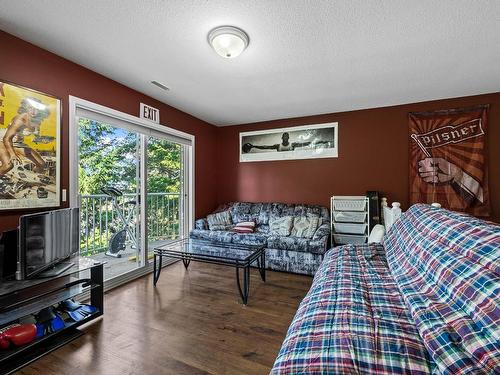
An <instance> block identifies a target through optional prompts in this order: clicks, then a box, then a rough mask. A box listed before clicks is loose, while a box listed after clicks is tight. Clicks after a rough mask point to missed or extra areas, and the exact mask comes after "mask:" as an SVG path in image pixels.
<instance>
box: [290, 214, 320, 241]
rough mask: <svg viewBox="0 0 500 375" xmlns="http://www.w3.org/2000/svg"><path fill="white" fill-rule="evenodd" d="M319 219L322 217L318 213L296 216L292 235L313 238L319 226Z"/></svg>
mask: <svg viewBox="0 0 500 375" xmlns="http://www.w3.org/2000/svg"><path fill="white" fill-rule="evenodd" d="M319 220H320V218H319V216H317V215H307V216H296V217H294V219H293V227H292V232H291V235H292V236H295V237H302V238H312V236H313V235H314V232H316V229H317V228H318V226H319V225H318V223H319Z"/></svg>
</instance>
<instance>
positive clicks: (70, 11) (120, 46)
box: [0, 0, 500, 125]
mask: <svg viewBox="0 0 500 375" xmlns="http://www.w3.org/2000/svg"><path fill="white" fill-rule="evenodd" d="M225 24H229V25H235V26H238V27H241V28H242V29H244V30H245V31H246V32H247V33H248V35H249V36H250V45H249V47H248V49H247V50H246V51H245V52H244V53H243V54H242V55H240V56H239V57H238V58H235V59H231V60H226V59H222V58H220V57H219V56H217V55H216V54H215V53H214V52H213V51H212V50H211V48H210V46H209V45H208V43H207V33H208V32H209V31H210V30H211V29H212V28H213V27H215V26H219V25H225ZM0 29H2V30H4V31H7V32H9V33H11V34H14V35H16V36H19V37H21V38H22V39H25V40H28V41H30V42H32V43H34V44H36V45H38V46H41V47H42V48H45V49H48V50H50V51H52V52H54V53H56V54H58V55H61V56H63V57H65V58H67V59H69V60H72V61H74V62H76V63H78V64H81V65H83V66H86V67H88V68H90V69H92V70H94V71H96V72H98V73H101V74H103V75H105V76H107V77H110V78H112V79H114V80H116V81H118V82H121V83H123V84H125V85H127V86H129V87H132V88H134V89H136V90H138V91H141V92H143V93H146V94H148V95H150V96H152V97H154V98H156V99H158V100H160V101H162V102H165V103H167V104H170V105H172V106H174V107H176V108H179V109H181V110H183V111H185V112H188V113H190V114H192V115H194V116H196V117H199V118H201V119H203V120H206V121H208V122H210V123H213V124H216V125H229V124H239V123H247V122H255V121H263V120H270V119H276V118H287V117H296V116H305V115H311V114H320V113H328V112H338V111H345V110H354V109H361V108H372V107H380V106H387V105H394V104H403V103H410V102H417V101H423V100H430V99H440V98H449V97H456V96H465V95H473V94H480V93H487V92H497V91H500V1H498V0H491V1H488V0H482V1H471V0H439V1H436V0H419V1H416V0H392V1H389V0H373V1H369V0H354V1H353V0H343V1H340V0H339V1H331V0H324V1H321V0H316V1H312V0H309V1H308V0H273V1H270V0H247V1H243V0H238V1H235V0H206V1H201V0H198V1H188V0H149V1H145V0H143V1H139V0H92V1H90V0H80V1H68V0H0ZM151 80H157V81H159V82H162V83H164V84H166V85H167V86H169V87H170V88H171V91H169V92H165V91H162V90H161V89H159V88H157V87H156V86H153V85H152V84H150V81H151Z"/></svg>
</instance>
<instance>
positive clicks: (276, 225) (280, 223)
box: [269, 216, 293, 236]
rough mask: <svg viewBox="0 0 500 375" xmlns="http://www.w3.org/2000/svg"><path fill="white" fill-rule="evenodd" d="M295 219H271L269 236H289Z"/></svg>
mask: <svg viewBox="0 0 500 375" xmlns="http://www.w3.org/2000/svg"><path fill="white" fill-rule="evenodd" d="M292 224H293V217H292V216H282V217H271V218H270V219H269V234H271V235H277V236H289V235H290V232H291V230H292Z"/></svg>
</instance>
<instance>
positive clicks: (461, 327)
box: [384, 204, 500, 375]
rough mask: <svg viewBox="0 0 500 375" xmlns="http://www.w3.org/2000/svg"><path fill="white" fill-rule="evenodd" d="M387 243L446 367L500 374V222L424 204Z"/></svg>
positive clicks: (397, 274)
mask: <svg viewBox="0 0 500 375" xmlns="http://www.w3.org/2000/svg"><path fill="white" fill-rule="evenodd" d="M384 245H385V248H386V252H387V258H388V261H389V266H390V269H391V273H392V275H393V276H394V278H395V280H396V282H397V284H398V286H399V289H400V291H401V293H402V295H403V298H404V300H405V302H406V305H407V306H408V308H409V311H410V314H411V317H412V318H413V320H414V321H415V323H416V326H417V328H418V331H419V333H420V336H421V337H422V338H423V339H424V342H425V346H426V348H427V349H428V350H429V352H430V354H431V356H432V358H433V360H434V361H435V362H436V364H437V366H438V368H439V371H440V373H442V374H453V375H458V374H474V375H480V374H500V226H498V225H494V224H491V223H487V222H485V221H482V220H478V219H474V218H472V217H470V216H467V215H462V214H458V213H453V212H449V211H445V210H436V209H433V208H431V207H430V206H427V205H423V204H418V205H414V206H412V207H411V208H410V209H409V210H408V211H407V212H406V213H405V214H404V217H403V219H402V220H399V221H397V222H396V224H395V225H394V226H393V227H392V228H391V230H390V231H389V233H388V235H387V236H386V238H385V241H384ZM401 249H402V250H403V251H402V250H401Z"/></svg>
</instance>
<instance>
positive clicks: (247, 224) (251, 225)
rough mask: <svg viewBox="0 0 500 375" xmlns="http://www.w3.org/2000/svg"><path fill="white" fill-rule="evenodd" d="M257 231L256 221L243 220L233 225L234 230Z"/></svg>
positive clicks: (243, 231) (241, 231)
mask: <svg viewBox="0 0 500 375" xmlns="http://www.w3.org/2000/svg"><path fill="white" fill-rule="evenodd" d="M254 231H255V221H242V222H241V223H238V224H236V225H235V226H234V227H233V232H237V233H253V232H254Z"/></svg>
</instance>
